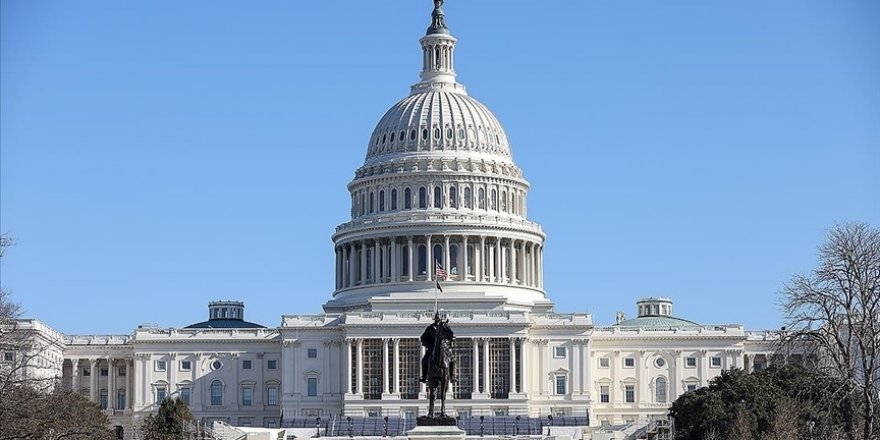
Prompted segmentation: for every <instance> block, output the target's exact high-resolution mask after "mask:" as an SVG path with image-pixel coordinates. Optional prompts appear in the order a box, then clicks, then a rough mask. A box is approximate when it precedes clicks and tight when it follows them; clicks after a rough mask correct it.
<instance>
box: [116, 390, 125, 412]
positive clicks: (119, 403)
mask: <svg viewBox="0 0 880 440" xmlns="http://www.w3.org/2000/svg"><path fill="white" fill-rule="evenodd" d="M116 409H125V390H119V391H117V392H116Z"/></svg>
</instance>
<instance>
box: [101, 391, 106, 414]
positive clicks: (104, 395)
mask: <svg viewBox="0 0 880 440" xmlns="http://www.w3.org/2000/svg"><path fill="white" fill-rule="evenodd" d="M101 409H107V390H101Z"/></svg>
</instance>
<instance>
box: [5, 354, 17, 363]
mask: <svg viewBox="0 0 880 440" xmlns="http://www.w3.org/2000/svg"><path fill="white" fill-rule="evenodd" d="M3 360H4V361H6V362H12V361H14V360H15V353H13V352H11V351H5V352H3Z"/></svg>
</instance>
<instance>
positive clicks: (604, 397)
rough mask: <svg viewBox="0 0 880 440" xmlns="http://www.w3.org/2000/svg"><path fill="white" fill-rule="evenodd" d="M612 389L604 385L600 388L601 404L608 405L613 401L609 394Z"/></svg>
mask: <svg viewBox="0 0 880 440" xmlns="http://www.w3.org/2000/svg"><path fill="white" fill-rule="evenodd" d="M609 391H610V387H609V386H608V385H602V386H600V387H599V402H600V403H608V402H610V401H611V394H610V393H609Z"/></svg>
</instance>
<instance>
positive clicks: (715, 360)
mask: <svg viewBox="0 0 880 440" xmlns="http://www.w3.org/2000/svg"><path fill="white" fill-rule="evenodd" d="M710 365H712V368H721V356H712V358H711V364H710Z"/></svg>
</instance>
